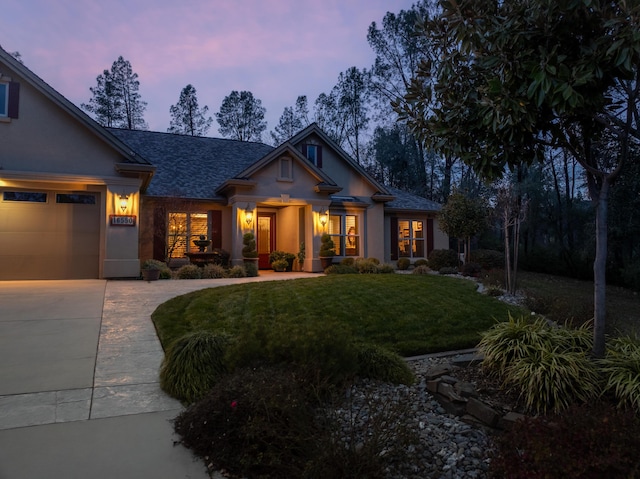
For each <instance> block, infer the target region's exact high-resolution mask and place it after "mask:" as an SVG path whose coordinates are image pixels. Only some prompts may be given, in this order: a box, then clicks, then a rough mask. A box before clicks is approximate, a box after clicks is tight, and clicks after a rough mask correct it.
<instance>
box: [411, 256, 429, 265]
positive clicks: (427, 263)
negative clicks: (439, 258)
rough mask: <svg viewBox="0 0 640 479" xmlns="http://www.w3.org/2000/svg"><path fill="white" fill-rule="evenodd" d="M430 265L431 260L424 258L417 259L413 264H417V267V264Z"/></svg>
mask: <svg viewBox="0 0 640 479" xmlns="http://www.w3.org/2000/svg"><path fill="white" fill-rule="evenodd" d="M428 265H429V262H428V261H427V260H426V259H424V258H420V259H417V260H416V261H415V263H413V266H416V267H417V266H428Z"/></svg>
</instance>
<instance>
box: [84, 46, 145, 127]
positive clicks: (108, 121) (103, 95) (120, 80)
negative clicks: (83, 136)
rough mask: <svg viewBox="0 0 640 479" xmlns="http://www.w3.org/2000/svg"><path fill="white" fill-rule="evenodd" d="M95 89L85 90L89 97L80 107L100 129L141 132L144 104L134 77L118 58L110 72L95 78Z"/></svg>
mask: <svg viewBox="0 0 640 479" xmlns="http://www.w3.org/2000/svg"><path fill="white" fill-rule="evenodd" d="M96 81H97V85H96V86H95V87H93V88H89V90H90V91H91V94H92V95H93V96H92V97H91V99H90V100H89V103H88V104H86V103H83V104H82V105H81V106H82V108H84V109H85V110H87V111H88V112H90V113H92V114H93V115H94V117H95V119H96V121H97V122H98V123H100V124H101V125H102V126H107V127H114V128H125V129H128V130H145V129H146V128H147V124H146V122H145V121H144V111H145V109H146V107H147V103H146V102H144V101H142V100H141V96H140V93H138V90H139V88H140V82H139V81H138V74H137V73H133V70H132V68H131V64H130V63H129V62H128V61H127V60H125V59H124V58H122V56H120V57H118V59H117V60H116V61H115V62H113V64H112V65H111V70H104V71H103V72H102V74H101V75H98V77H97V78H96Z"/></svg>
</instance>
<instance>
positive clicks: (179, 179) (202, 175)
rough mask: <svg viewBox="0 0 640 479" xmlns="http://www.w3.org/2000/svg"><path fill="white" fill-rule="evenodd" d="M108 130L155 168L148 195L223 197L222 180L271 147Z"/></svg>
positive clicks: (218, 139)
mask: <svg viewBox="0 0 640 479" xmlns="http://www.w3.org/2000/svg"><path fill="white" fill-rule="evenodd" d="M108 130H109V131H110V132H111V133H112V134H113V135H114V136H116V137H117V138H119V139H120V140H121V141H122V142H124V143H126V144H127V145H128V146H129V147H130V148H131V149H132V150H134V151H136V152H138V153H139V154H141V155H142V156H143V157H144V158H146V159H147V160H149V161H150V162H151V163H152V164H153V165H155V166H156V167H157V170H156V173H155V175H154V177H153V180H152V181H151V184H150V185H149V188H148V189H147V191H146V193H147V195H150V196H173V197H184V198H195V199H223V197H222V196H219V195H217V194H216V192H215V191H216V189H218V188H219V187H220V186H221V185H222V184H223V183H224V182H225V181H227V180H229V179H231V178H234V177H236V176H237V175H238V174H239V173H241V172H242V171H243V170H245V169H246V168H248V167H249V166H251V165H252V164H254V163H255V162H257V161H258V160H260V159H261V158H262V157H264V156H265V155H267V154H268V153H269V152H271V151H272V150H273V147H271V146H269V145H265V144H264V143H254V142H248V141H237V140H228V139H221V138H210V137H201V136H189V135H177V134H173V133H160V132H153V131H141V130H122V129H116V128H108Z"/></svg>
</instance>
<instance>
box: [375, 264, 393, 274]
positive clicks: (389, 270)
mask: <svg viewBox="0 0 640 479" xmlns="http://www.w3.org/2000/svg"><path fill="white" fill-rule="evenodd" d="M395 272H396V269H395V268H394V267H393V265H392V264H387V263H385V264H380V265H378V273H380V274H393V273H395Z"/></svg>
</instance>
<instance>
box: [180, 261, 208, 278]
mask: <svg viewBox="0 0 640 479" xmlns="http://www.w3.org/2000/svg"><path fill="white" fill-rule="evenodd" d="M201 274H202V272H201V270H200V268H198V267H197V266H196V265H195V264H185V265H184V266H180V268H179V269H178V271H176V278H178V279H200V277H201Z"/></svg>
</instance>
